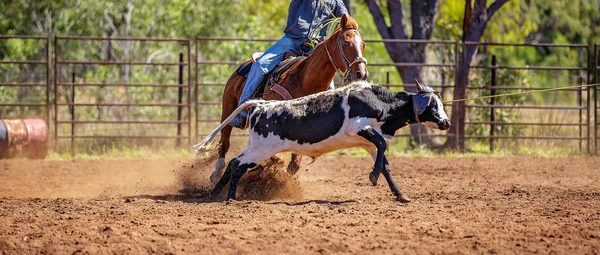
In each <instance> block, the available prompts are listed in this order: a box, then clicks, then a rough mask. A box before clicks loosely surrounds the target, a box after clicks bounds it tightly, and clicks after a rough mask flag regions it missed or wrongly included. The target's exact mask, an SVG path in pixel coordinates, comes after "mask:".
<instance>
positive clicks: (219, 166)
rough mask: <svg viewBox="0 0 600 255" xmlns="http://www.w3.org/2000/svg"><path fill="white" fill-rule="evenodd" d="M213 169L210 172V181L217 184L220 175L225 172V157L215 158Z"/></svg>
mask: <svg viewBox="0 0 600 255" xmlns="http://www.w3.org/2000/svg"><path fill="white" fill-rule="evenodd" d="M215 165H216V166H215V171H213V172H212V173H211V174H210V182H211V183H212V184H217V182H219V180H221V177H222V176H223V173H225V171H224V170H225V159H224V158H219V159H218V160H217V162H216V163H215Z"/></svg>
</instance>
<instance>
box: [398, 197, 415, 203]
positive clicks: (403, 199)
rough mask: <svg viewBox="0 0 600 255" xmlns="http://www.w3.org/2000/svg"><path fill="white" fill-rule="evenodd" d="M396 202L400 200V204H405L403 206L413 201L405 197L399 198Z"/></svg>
mask: <svg viewBox="0 0 600 255" xmlns="http://www.w3.org/2000/svg"><path fill="white" fill-rule="evenodd" d="M396 200H398V201H399V202H400V203H403V204H406V203H410V202H411V201H412V200H410V198H408V197H406V196H404V195H400V196H397V197H396Z"/></svg>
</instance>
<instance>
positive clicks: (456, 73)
mask: <svg viewBox="0 0 600 255" xmlns="http://www.w3.org/2000/svg"><path fill="white" fill-rule="evenodd" d="M463 44H464V43H463ZM464 49H465V47H463V53H464ZM459 69H460V60H459V57H458V41H456V42H455V43H454V89H456V86H457V85H458V76H459V75H460V71H459ZM453 99H455V100H456V99H457V98H453ZM454 104H457V103H456V102H455V103H453V104H452V107H453V108H454ZM454 125H456V128H455V130H456V132H454V136H455V139H454V142H455V144H454V148H455V149H456V150H457V151H458V149H459V147H458V139H459V137H458V121H457V123H454Z"/></svg>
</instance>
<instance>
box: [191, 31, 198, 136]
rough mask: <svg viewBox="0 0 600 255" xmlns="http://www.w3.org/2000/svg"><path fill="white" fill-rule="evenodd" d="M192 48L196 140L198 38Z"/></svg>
mask: <svg viewBox="0 0 600 255" xmlns="http://www.w3.org/2000/svg"><path fill="white" fill-rule="evenodd" d="M194 47H195V51H194V53H195V54H194V127H195V129H194V130H195V131H194V132H195V133H194V138H195V139H196V140H198V52H199V50H198V38H196V39H195V40H194ZM191 64H192V63H191V62H190V68H192V66H191ZM191 110H192V109H190V111H191Z"/></svg>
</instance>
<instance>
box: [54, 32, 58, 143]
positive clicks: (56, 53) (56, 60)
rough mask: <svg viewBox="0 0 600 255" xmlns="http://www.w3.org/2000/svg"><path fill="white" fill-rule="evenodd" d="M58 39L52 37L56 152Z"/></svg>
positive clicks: (55, 140)
mask: <svg viewBox="0 0 600 255" xmlns="http://www.w3.org/2000/svg"><path fill="white" fill-rule="evenodd" d="M57 86H58V37H57V36H54V150H55V151H58V123H57V122H58V88H57Z"/></svg>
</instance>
